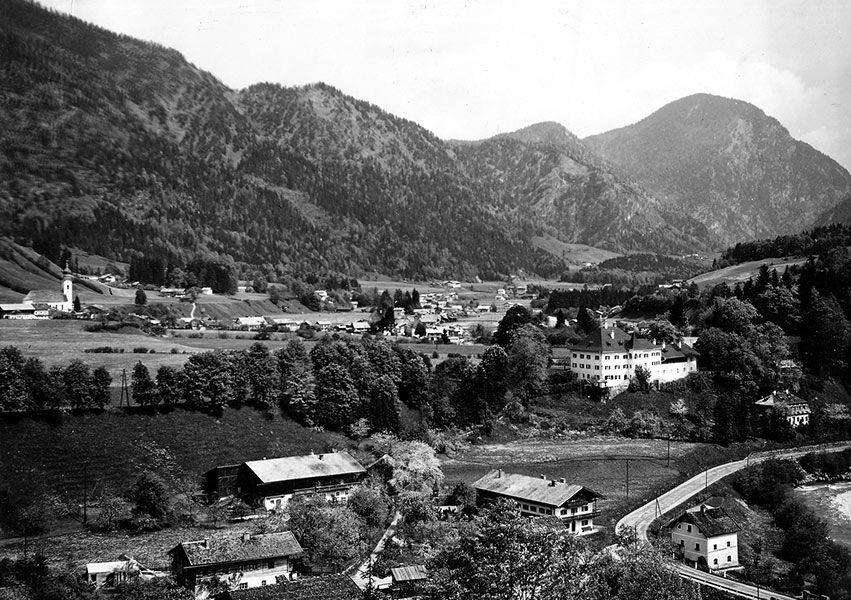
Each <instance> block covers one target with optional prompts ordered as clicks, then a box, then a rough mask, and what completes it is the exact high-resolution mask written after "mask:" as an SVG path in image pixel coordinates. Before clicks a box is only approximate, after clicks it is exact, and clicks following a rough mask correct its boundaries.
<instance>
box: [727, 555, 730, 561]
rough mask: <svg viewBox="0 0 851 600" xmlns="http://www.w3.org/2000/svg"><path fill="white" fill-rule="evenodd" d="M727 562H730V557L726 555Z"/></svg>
mask: <svg viewBox="0 0 851 600" xmlns="http://www.w3.org/2000/svg"><path fill="white" fill-rule="evenodd" d="M727 562H730V555H729V554H728V555H727Z"/></svg>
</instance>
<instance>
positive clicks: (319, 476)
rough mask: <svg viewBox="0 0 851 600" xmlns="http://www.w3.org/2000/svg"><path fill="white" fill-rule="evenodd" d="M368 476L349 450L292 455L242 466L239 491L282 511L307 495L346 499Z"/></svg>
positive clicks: (248, 499) (260, 503)
mask: <svg viewBox="0 0 851 600" xmlns="http://www.w3.org/2000/svg"><path fill="white" fill-rule="evenodd" d="M364 477H366V469H365V468H364V467H363V466H362V465H361V464H360V463H359V462H358V461H356V460H355V459H354V458H352V456H351V455H349V454H348V453H347V452H329V453H324V454H309V455H307V456H288V457H285V458H273V459H269V460H254V461H249V462H245V463H243V464H242V465H240V467H239V471H238V473H237V483H236V486H237V487H236V491H237V494H238V495H240V496H242V497H243V498H244V499H245V500H246V501H248V502H249V503H252V504H256V505H261V506H263V507H264V508H266V510H280V509H282V508H284V507H285V506H286V505H287V503H288V502H289V500H290V499H291V498H292V497H293V496H296V495H303V494H322V495H324V496H325V498H327V499H328V500H335V501H337V502H346V500H348V497H349V490H351V488H352V487H354V486H355V485H357V484H358V483H359V482H360V481H361V480H362V479H363V478H364Z"/></svg>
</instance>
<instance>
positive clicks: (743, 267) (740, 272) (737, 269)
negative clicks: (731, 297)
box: [688, 257, 807, 288]
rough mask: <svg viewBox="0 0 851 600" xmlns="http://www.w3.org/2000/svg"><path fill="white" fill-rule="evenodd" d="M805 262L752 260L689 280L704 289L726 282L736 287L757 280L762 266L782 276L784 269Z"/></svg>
mask: <svg viewBox="0 0 851 600" xmlns="http://www.w3.org/2000/svg"><path fill="white" fill-rule="evenodd" d="M805 262H807V259H806V258H789V257H785V258H784V257H781V258H763V259H762V260H752V261H748V262H743V263H740V264H738V265H731V266H729V267H724V268H723V269H718V270H717V271H709V272H708V273H702V274H700V275H697V276H696V277H692V278H691V279H689V280H688V282H689V283H696V284H697V285H698V286H700V287H702V288H706V287H712V286H714V285H718V284H719V283H725V282H726V283H727V285H730V286H734V285H736V284H737V283H744V282H745V281H747V280H748V279H749V278H751V277H753V278H754V279H756V276H757V273H758V272H759V268H760V267H761V266H762V265H768V266H769V267H771V268H773V269H777V273H778V274H781V275H782V274H783V269H785V268H786V267H788V266H792V265H801V264H803V263H805Z"/></svg>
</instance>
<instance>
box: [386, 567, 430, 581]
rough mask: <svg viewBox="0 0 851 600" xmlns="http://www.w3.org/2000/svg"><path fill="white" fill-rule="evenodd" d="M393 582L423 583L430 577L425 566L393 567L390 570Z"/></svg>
mask: <svg viewBox="0 0 851 600" xmlns="http://www.w3.org/2000/svg"><path fill="white" fill-rule="evenodd" d="M390 574H391V575H392V576H393V581H397V582H401V581H422V580H424V579H425V578H426V577H427V576H428V575H427V573H426V568H425V567H424V566H423V565H410V566H407V567H393V568H392V569H390Z"/></svg>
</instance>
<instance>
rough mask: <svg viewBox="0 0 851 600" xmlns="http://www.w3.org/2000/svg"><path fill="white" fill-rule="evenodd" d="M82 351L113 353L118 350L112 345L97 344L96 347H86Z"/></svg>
mask: <svg viewBox="0 0 851 600" xmlns="http://www.w3.org/2000/svg"><path fill="white" fill-rule="evenodd" d="M83 352H88V353H91V354H113V353H115V352H118V348H113V347H112V346H98V347H97V348H86V349H85V350H83Z"/></svg>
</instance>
